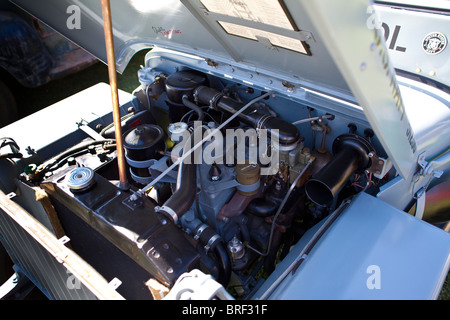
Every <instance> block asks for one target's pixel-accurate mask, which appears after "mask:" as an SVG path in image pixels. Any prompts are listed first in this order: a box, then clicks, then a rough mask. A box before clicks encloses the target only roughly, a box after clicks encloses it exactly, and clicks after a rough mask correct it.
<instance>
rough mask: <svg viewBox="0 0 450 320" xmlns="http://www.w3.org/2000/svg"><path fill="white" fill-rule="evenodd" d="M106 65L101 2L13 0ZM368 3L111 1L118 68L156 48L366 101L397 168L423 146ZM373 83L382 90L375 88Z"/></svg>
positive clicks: (412, 160)
mask: <svg viewBox="0 0 450 320" xmlns="http://www.w3.org/2000/svg"><path fill="white" fill-rule="evenodd" d="M12 2H14V3H15V4H17V5H18V6H20V7H22V8H23V9H25V10H26V11H28V12H29V13H31V14H32V15H34V16H36V17H37V18H39V19H41V20H42V21H43V22H45V23H47V24H49V25H50V26H51V27H53V28H54V29H56V30H58V31H59V32H60V33H62V34H63V35H65V36H66V37H68V38H69V39H71V40H72V41H74V42H75V43H77V44H79V45H80V46H82V47H83V48H85V49H86V50H87V51H89V52H91V53H92V54H93V55H95V56H96V57H98V58H99V59H101V60H103V61H106V51H105V41H104V30H103V20H102V10H101V2H100V1H92V0H41V1H32V0H13V1H12ZM372 10H373V4H372V3H371V2H370V1H366V0H352V1H335V0H333V1H332V0H321V1H306V0H286V1H272V0H258V1H256V0H255V1H245V2H236V1H231V0H225V1H213V0H180V1H179V0H166V1H149V0H126V1H124V0H112V1H111V11H112V21H113V32H114V42H115V53H116V61H117V70H118V71H119V72H122V71H123V70H124V69H125V67H126V65H127V63H128V62H129V60H130V59H131V57H132V56H133V55H134V53H135V52H137V51H139V50H141V49H144V48H149V47H153V46H158V47H163V48H168V49H172V50H177V51H180V52H184V53H188V54H194V55H196V56H199V57H200V58H203V59H205V61H207V62H209V63H215V62H220V63H225V64H229V65H233V64H239V65H240V66H245V67H247V68H248V70H251V72H258V73H262V74H266V75H269V76H273V77H275V78H277V79H282V80H285V81H286V83H287V85H288V86H289V85H292V86H294V87H296V88H306V89H309V90H315V91H316V92H321V93H325V94H327V95H328V96H334V98H339V99H341V100H342V101H347V102H349V103H351V104H354V105H355V106H358V105H360V106H361V107H362V108H363V110H364V113H365V115H366V117H367V119H368V120H369V122H370V123H371V125H372V127H373V129H374V131H375V133H376V134H377V136H378V137H379V139H380V141H381V143H382V144H383V147H384V148H385V150H386V152H387V153H388V155H389V157H390V158H391V160H392V162H393V164H394V166H395V167H396V169H397V170H398V172H399V173H400V174H401V175H402V176H403V177H404V178H408V177H410V176H411V175H412V174H413V172H414V171H415V170H416V167H417V155H416V152H417V150H416V149H417V148H416V142H415V138H414V132H413V130H412V128H411V126H410V124H409V121H408V118H407V115H406V113H405V108H404V105H403V100H402V97H401V94H400V90H399V87H398V85H397V82H396V75H395V71H394V68H393V67H392V65H391V63H390V61H389V54H388V49H387V46H386V45H385V41H384V37H383V35H382V33H381V30H380V29H379V28H378V29H377V28H375V27H374V25H373V24H372V25H371V24H368V21H371V20H370V19H371V18H373V16H372V13H373V11H372ZM374 88H377V89H376V90H374Z"/></svg>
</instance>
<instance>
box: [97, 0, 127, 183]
mask: <svg viewBox="0 0 450 320" xmlns="http://www.w3.org/2000/svg"><path fill="white" fill-rule="evenodd" d="M102 14H103V24H104V29H105V43H106V55H107V60H108V73H109V82H110V86H111V98H112V104H113V119H114V128H115V129H114V130H115V134H116V146H117V163H118V166H119V180H120V183H119V188H120V189H121V190H128V189H129V183H128V178H127V171H126V162H125V154H124V148H123V138H122V124H121V121H120V105H119V94H118V89H117V73H116V57H115V53H114V37H113V28H112V19H111V5H110V0H102Z"/></svg>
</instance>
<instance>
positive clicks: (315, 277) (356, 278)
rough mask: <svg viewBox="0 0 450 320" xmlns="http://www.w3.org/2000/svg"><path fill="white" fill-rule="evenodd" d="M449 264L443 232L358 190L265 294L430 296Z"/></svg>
mask: <svg viewBox="0 0 450 320" xmlns="http://www.w3.org/2000/svg"><path fill="white" fill-rule="evenodd" d="M319 227H320V225H317V226H316V227H315V228H313V229H311V230H309V231H308V233H307V234H306V235H305V236H304V237H303V238H302V239H301V240H300V241H299V242H298V243H297V244H296V245H295V247H294V248H293V249H292V250H291V252H290V253H289V255H288V256H287V258H286V259H285V260H283V261H282V262H281V263H280V264H279V265H278V266H277V268H276V269H275V272H274V273H273V274H272V275H270V276H269V278H268V279H267V280H266V282H265V283H264V284H263V285H262V287H261V288H260V289H259V291H258V292H257V293H256V294H255V295H254V296H253V297H252V298H253V299H259V297H260V296H262V295H263V294H264V293H265V291H266V290H267V288H268V287H269V286H270V285H271V284H272V283H273V282H274V281H276V279H277V278H278V277H279V276H280V274H281V273H283V271H284V270H285V269H286V268H287V267H289V265H290V264H291V263H292V262H294V261H295V260H296V259H298V258H299V254H300V253H301V252H302V250H303V248H304V246H305V245H306V244H307V243H308V240H309V239H311V237H312V236H313V235H314V234H315V233H316V232H317V230H318V228H319ZM387 248H389V250H387ZM449 267H450V234H449V233H447V232H445V231H443V230H441V229H438V228H436V227H434V226H432V225H430V224H428V223H426V222H424V221H422V220H419V219H417V218H415V217H413V216H411V215H409V214H407V213H405V212H402V211H400V210H397V209H395V208H393V207H391V206H389V205H387V204H386V203H384V202H382V201H380V200H378V199H376V198H373V197H372V196H369V195H367V194H365V193H361V194H360V195H359V196H358V197H357V198H356V199H354V200H353V201H352V203H351V204H350V207H349V208H348V209H346V210H345V211H344V212H343V213H342V214H341V215H340V216H339V217H338V218H337V220H336V221H335V222H334V223H333V225H332V226H331V227H330V228H329V229H328V231H326V233H325V234H324V235H323V236H322V238H321V239H320V240H319V241H318V242H317V244H316V245H315V247H314V248H313V249H312V251H311V252H310V254H309V255H308V256H307V257H306V260H305V261H304V262H303V263H302V264H301V265H300V267H299V268H298V269H296V270H295V272H294V273H293V272H291V273H289V275H288V276H287V277H286V278H285V279H284V281H283V282H282V283H281V284H280V285H279V286H278V287H277V288H276V290H274V291H273V294H272V295H271V296H270V297H269V299H288V300H289V299H436V298H437V296H438V294H439V292H440V289H441V285H442V281H443V279H444V278H445V276H446V275H447V272H448V270H449ZM374 270H376V271H374ZM376 276H379V278H378V279H375V278H376ZM377 281H379V282H378V283H377ZM377 284H379V285H380V287H379V288H377Z"/></svg>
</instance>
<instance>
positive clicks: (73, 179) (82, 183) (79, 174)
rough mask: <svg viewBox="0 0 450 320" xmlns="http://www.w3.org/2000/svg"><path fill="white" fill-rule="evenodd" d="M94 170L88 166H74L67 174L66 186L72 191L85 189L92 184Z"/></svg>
mask: <svg viewBox="0 0 450 320" xmlns="http://www.w3.org/2000/svg"><path fill="white" fill-rule="evenodd" d="M94 182H95V180H94V170H92V169H91V168H88V167H79V168H75V169H73V170H72V171H70V172H69V173H68V174H67V186H68V187H69V188H70V189H71V190H72V191H78V192H80V191H85V190H87V189H89V188H90V187H91V186H93V185H94Z"/></svg>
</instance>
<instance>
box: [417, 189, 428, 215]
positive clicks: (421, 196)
mask: <svg viewBox="0 0 450 320" xmlns="http://www.w3.org/2000/svg"><path fill="white" fill-rule="evenodd" d="M425 194H426V192H425V187H422V188H420V189H419V191H417V193H416V196H415V197H414V198H415V199H416V200H417V201H416V210H415V212H414V216H415V217H416V218H417V219H422V217H423V213H424V211H425Z"/></svg>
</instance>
